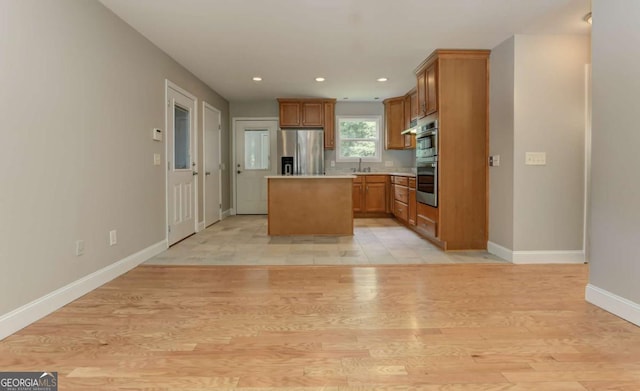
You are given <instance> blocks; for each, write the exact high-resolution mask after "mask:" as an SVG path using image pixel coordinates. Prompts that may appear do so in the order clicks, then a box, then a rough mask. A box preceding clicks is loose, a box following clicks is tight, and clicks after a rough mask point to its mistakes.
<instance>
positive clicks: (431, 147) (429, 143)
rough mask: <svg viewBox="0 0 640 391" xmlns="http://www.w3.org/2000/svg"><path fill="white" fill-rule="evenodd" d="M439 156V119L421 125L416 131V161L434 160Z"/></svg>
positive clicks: (419, 162) (418, 162)
mask: <svg viewBox="0 0 640 391" xmlns="http://www.w3.org/2000/svg"><path fill="white" fill-rule="evenodd" d="M437 156H438V121H437V120H435V121H432V122H428V123H426V124H423V125H421V126H420V127H419V128H418V131H417V132H416V163H417V165H420V164H421V163H427V162H429V163H430V162H434V161H436V160H437Z"/></svg>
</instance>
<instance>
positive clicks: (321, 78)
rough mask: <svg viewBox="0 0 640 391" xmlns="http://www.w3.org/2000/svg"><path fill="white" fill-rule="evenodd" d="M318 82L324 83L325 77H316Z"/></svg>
mask: <svg viewBox="0 0 640 391" xmlns="http://www.w3.org/2000/svg"><path fill="white" fill-rule="evenodd" d="M316 81H318V82H320V81H324V77H316Z"/></svg>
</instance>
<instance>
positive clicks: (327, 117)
mask: <svg viewBox="0 0 640 391" xmlns="http://www.w3.org/2000/svg"><path fill="white" fill-rule="evenodd" d="M278 103H279V106H280V128H323V129H324V147H325V148H326V149H334V148H335V120H336V116H335V104H336V100H335V99H278Z"/></svg>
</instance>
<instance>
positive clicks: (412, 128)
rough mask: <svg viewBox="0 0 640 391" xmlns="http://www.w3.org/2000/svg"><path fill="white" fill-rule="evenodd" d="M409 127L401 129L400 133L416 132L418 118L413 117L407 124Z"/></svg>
mask: <svg viewBox="0 0 640 391" xmlns="http://www.w3.org/2000/svg"><path fill="white" fill-rule="evenodd" d="M409 125H410V127H409V128H408V129H405V130H403V131H402V132H400V134H416V133H417V132H418V120H417V119H414V120H412V121H411V123H410V124H409Z"/></svg>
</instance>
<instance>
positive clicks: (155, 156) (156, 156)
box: [153, 153, 160, 166]
mask: <svg viewBox="0 0 640 391" xmlns="http://www.w3.org/2000/svg"><path fill="white" fill-rule="evenodd" d="M153 165H154V166H159V165H160V154H159V153H154V154H153Z"/></svg>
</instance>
